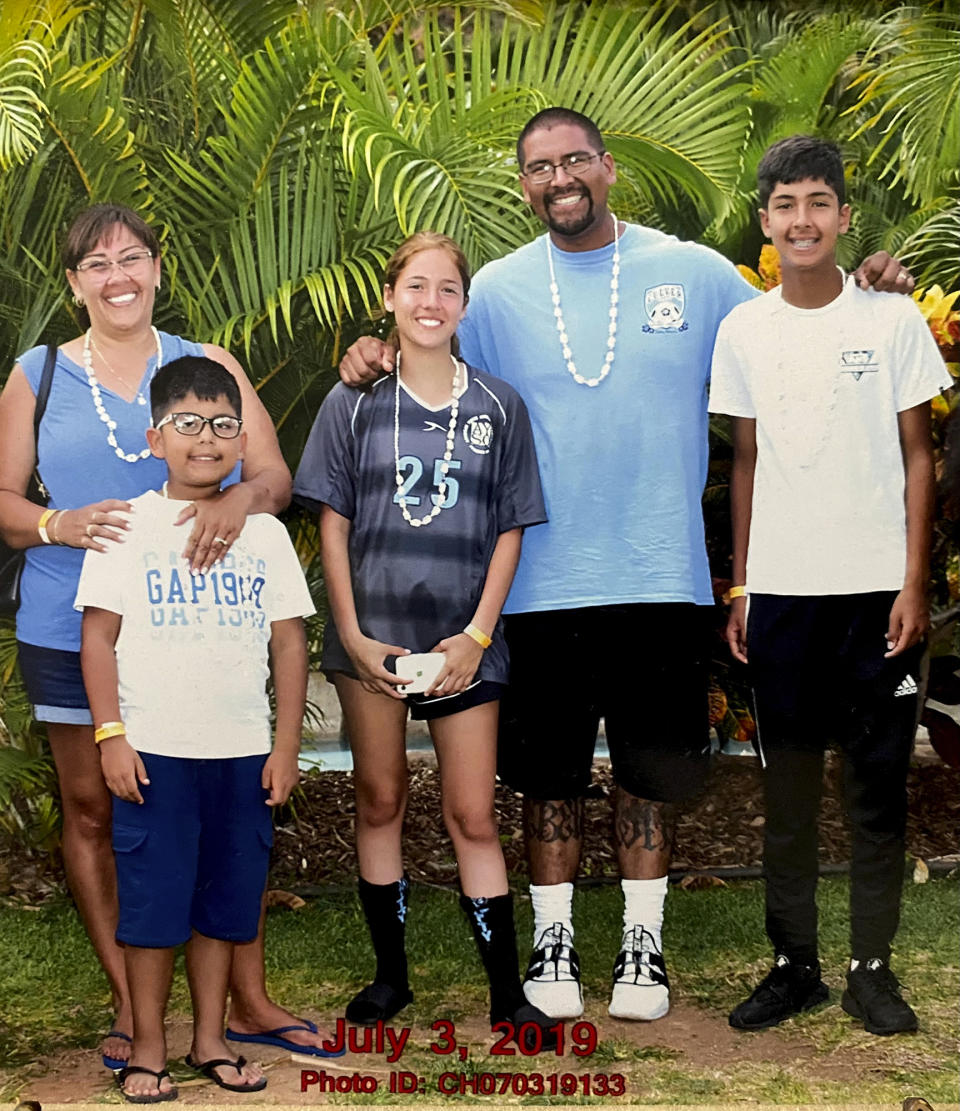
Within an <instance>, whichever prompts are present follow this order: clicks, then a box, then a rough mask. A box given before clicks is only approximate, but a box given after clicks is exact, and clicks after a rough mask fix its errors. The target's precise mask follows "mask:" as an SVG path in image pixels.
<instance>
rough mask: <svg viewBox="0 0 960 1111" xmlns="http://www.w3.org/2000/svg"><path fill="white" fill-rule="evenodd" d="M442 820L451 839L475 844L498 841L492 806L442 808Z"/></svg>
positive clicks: (498, 834) (498, 832)
mask: <svg viewBox="0 0 960 1111" xmlns="http://www.w3.org/2000/svg"><path fill="white" fill-rule="evenodd" d="M443 821H444V824H445V825H446V827H447V832H448V833H449V834H450V837H451V839H452V840H453V841H461V842H462V841H469V842H470V843H472V844H477V845H481V844H490V843H492V842H497V843H498V842H499V836H500V831H499V827H498V826H497V816H496V814H495V813H494V810H493V808H492V807H490V808H489V809H483V810H477V809H471V808H469V807H460V806H453V807H450V808H449V809H447V808H444V812H443Z"/></svg>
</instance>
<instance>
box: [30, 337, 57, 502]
mask: <svg viewBox="0 0 960 1111" xmlns="http://www.w3.org/2000/svg"><path fill="white" fill-rule="evenodd" d="M56 365H57V345H56V344H55V343H48V344H47V357H46V359H45V360H44V362H43V373H42V374H41V375H40V385H39V386H38V387H37V401H36V404H35V405H34V408H33V447H34V452H36V451H37V450H38V448H37V440H38V439H39V437H40V422H41V421H42V420H43V414H44V412H45V410H46V408H47V399H48V398H49V397H50V386H51V385H52V384H53V368H54V367H55V366H56ZM34 481H35V482H36V485H37V491H38V493H39V494H40V497H42V498H43V500H44V501H45V502H46V501H49V500H50V491H49V490H48V489H47V488H46V486H44V484H43V479H42V478H41V477H40V467H39V463H38V465H37V466H36V467H35V468H34ZM30 500H31V501H33V500H34V499H32V498H31V499H30Z"/></svg>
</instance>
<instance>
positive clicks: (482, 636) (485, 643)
mask: <svg viewBox="0 0 960 1111" xmlns="http://www.w3.org/2000/svg"><path fill="white" fill-rule="evenodd" d="M463 631H464V632H465V633H466V634H467V636H468V637H470V639H471V640H475V641H476V642H477V644H479V645H480V647H481V648H489V647H490V645H491V644H493V639H492V638H491V637H488V636H487V634H486V633H485V632H484V631H483V629H478V628H477V627H476V625H474V624H473V623H472V622H471V623H470V624H469V625H468V626H467V627H466V628H465V629H464V630H463Z"/></svg>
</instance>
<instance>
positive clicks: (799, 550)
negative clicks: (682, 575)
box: [710, 277, 952, 594]
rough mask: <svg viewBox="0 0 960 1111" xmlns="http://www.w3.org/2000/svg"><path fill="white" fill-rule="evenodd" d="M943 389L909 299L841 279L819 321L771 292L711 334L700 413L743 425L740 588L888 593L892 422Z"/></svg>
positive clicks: (895, 548) (895, 519)
mask: <svg viewBox="0 0 960 1111" xmlns="http://www.w3.org/2000/svg"><path fill="white" fill-rule="evenodd" d="M951 384H952V382H951V379H950V376H949V374H948V373H947V370H946V367H945V366H944V363H943V360H942V359H941V357H940V353H939V351H938V349H937V345H936V343H935V342H934V339H933V337H932V336H931V334H930V331H929V329H928V327H927V325H926V322H925V321H924V319H923V317H922V315H921V313H920V311H919V309H918V308H917V306H916V305H915V304H914V302H913V301H912V300H911V299H910V298H909V297H904V296H901V295H899V294H892V293H874V292H872V291H866V292H865V291H864V290H861V289H860V288H859V287H858V286H857V284H856V282H855V281H854V279H853V278H852V277H848V278H847V279H846V281H845V283H844V286H843V289H842V291H841V293H840V295H839V296H838V297H837V298H836V299H835V300H834V301H831V302H830V304H829V305H825V306H823V307H822V308H819V309H799V308H796V307H794V306H793V305H789V304H787V303H786V302H785V301H784V300H783V298H782V296H781V292H780V289H779V288H777V289H772V290H770V291H769V292H768V293H766V294H765V295H764V296H763V297H759V298H757V299H756V300H753V301H748V302H745V303H744V304H742V305H739V306H737V308H735V309H734V310H733V311H732V312H731V313H730V315H729V316H728V317H727V318H726V319H725V320H724V321H723V323H722V324H721V325H720V331H719V332H718V334H717V343H716V348H715V350H714V355H713V371H712V381H711V386H710V410H711V412H714V413H728V414H730V415H731V416H736V417H754V418H755V419H756V422H757V464H756V472H755V476H754V487H753V514H752V518H751V524H750V544H749V549H748V553H747V588H748V589H749V590H750V592H751V593H758V594H858V593H866V592H869V591H878V590H900V589H901V587H902V586H903V578H904V572H905V567H906V516H905V510H904V470H903V459H902V456H901V451H900V441H899V430H898V423H897V415H898V413H900V412H902V411H903V410H905V409H910V408H912V407H913V406H914V405H919V404H920V403H921V402H924V401H928V400H929V399H930V398H931V397H934V396H935V395H936V394H937V393H938V392H939V391H940V390H941V389H944V388H946V387H948V386H950V385H951Z"/></svg>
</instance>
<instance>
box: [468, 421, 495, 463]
mask: <svg viewBox="0 0 960 1111" xmlns="http://www.w3.org/2000/svg"><path fill="white" fill-rule="evenodd" d="M463 440H464V443H465V444H466V445H467V447H468V448H469V449H470V450H471V451H472V452H474V454H476V455H488V454H489V452H490V446H491V445H492V443H493V421H492V420H491V419H490V418H489V417H488V416H487V414H486V413H481V414H480V415H479V416H476V417H471V418H470V419H469V420H468V421H467V423H466V424H465V425H464V426H463Z"/></svg>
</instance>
